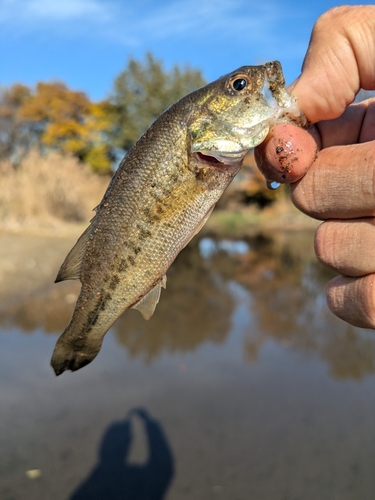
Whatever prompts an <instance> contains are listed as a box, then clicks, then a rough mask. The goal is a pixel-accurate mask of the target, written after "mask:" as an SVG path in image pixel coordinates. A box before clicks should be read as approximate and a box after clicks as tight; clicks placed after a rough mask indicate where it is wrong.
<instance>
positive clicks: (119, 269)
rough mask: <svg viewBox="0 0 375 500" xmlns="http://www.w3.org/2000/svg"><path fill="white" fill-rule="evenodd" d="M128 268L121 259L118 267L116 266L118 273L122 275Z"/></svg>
mask: <svg viewBox="0 0 375 500" xmlns="http://www.w3.org/2000/svg"><path fill="white" fill-rule="evenodd" d="M128 267H129V265H128V263H127V262H126V260H125V259H121V261H120V265H119V266H118V271H119V272H120V273H123V272H124V271H125V270H126V269H127V268H128Z"/></svg>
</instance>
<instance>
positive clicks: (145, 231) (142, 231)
mask: <svg viewBox="0 0 375 500" xmlns="http://www.w3.org/2000/svg"><path fill="white" fill-rule="evenodd" d="M138 227H139V226H138ZM150 236H152V233H151V231H149V230H148V229H143V228H142V227H139V239H141V240H145V239H146V238H149V237H150Z"/></svg>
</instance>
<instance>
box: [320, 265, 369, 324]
mask: <svg viewBox="0 0 375 500" xmlns="http://www.w3.org/2000/svg"><path fill="white" fill-rule="evenodd" d="M326 298H327V305H328V307H329V309H330V310H331V312H332V313H333V314H335V316H337V317H339V318H341V319H342V320H344V321H346V322H347V323H349V324H351V325H353V326H357V327H360V328H371V329H374V328H375V274H368V275H366V276H361V277H357V278H350V277H347V276H336V277H335V278H333V279H332V280H331V281H330V282H329V283H328V285H327V288H326Z"/></svg>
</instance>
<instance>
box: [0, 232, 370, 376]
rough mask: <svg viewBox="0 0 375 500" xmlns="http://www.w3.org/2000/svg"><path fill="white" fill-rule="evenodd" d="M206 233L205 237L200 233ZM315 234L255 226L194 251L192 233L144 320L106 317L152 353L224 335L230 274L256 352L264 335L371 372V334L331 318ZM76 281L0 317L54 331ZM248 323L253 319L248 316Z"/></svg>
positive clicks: (146, 356)
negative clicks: (244, 303)
mask: <svg viewBox="0 0 375 500" xmlns="http://www.w3.org/2000/svg"><path fill="white" fill-rule="evenodd" d="M206 240H207V238H206ZM312 240H313V235H312V234H308V235H306V234H303V233H297V232H296V233H293V234H292V235H288V234H287V233H285V232H284V233H282V232H280V234H275V233H274V234H272V235H271V236H264V235H258V236H256V237H253V238H251V239H247V240H246V243H247V245H240V247H241V249H242V250H241V251H239V253H237V254H236V253H235V252H231V251H230V242H225V243H226V244H225V245H223V244H222V243H223V242H219V241H215V240H210V241H211V243H212V244H211V243H210V245H211V246H210V248H211V250H212V251H210V252H209V253H207V254H204V256H202V253H201V251H200V248H201V247H200V246H199V240H197V239H195V240H193V241H192V242H191V244H190V245H189V246H188V247H187V248H186V249H185V250H184V251H183V252H181V254H180V255H179V256H178V258H177V259H176V262H175V263H174V264H173V265H172V267H171V268H170V270H169V271H168V282H167V289H166V290H165V291H164V290H163V292H162V295H161V299H160V302H159V304H158V306H157V308H156V311H155V314H154V316H153V317H152V319H151V320H150V321H145V320H144V319H143V318H142V317H141V315H140V314H139V312H138V311H132V310H131V311H126V312H125V313H124V314H123V315H122V316H121V317H120V318H119V320H118V321H117V322H116V323H115V325H114V331H115V335H116V338H117V340H118V342H119V344H120V345H122V346H123V347H125V349H126V350H127V352H128V353H129V354H130V356H132V357H138V358H141V359H143V360H145V361H146V362H151V361H152V360H154V359H156V358H157V357H158V356H159V355H161V354H162V353H175V352H181V351H182V352H187V351H192V350H194V349H197V348H198V347H199V346H200V345H202V344H203V343H204V342H213V343H216V344H219V343H222V342H223V341H224V340H225V339H226V338H227V336H228V335H229V333H230V331H231V325H232V318H233V317H234V316H233V313H234V312H235V311H236V308H237V305H238V298H237V297H236V295H235V294H234V293H233V289H232V288H231V286H230V285H231V283H232V282H235V283H237V284H240V285H241V286H242V287H243V289H244V290H245V291H246V292H247V293H248V297H249V306H248V313H249V315H250V316H251V318H252V320H253V321H252V325H251V327H248V326H247V333H246V336H245V339H244V353H245V358H246V359H247V360H248V361H250V362H254V361H256V360H257V358H258V357H259V355H260V353H261V349H262V346H263V345H264V344H265V343H266V342H267V341H269V340H270V339H271V340H272V341H274V342H277V343H279V344H282V345H284V346H286V347H288V348H289V349H293V350H296V351H299V352H303V353H306V354H308V355H309V356H317V357H319V358H320V359H322V360H324V361H325V362H326V363H327V364H328V366H329V369H330V372H331V374H332V375H333V376H334V377H336V378H345V377H350V378H354V379H361V378H362V377H364V376H366V375H368V374H371V373H374V372H375V335H374V334H373V333H372V332H369V331H365V330H361V329H358V328H354V327H352V326H350V325H347V324H346V323H344V322H343V321H341V320H339V319H337V318H336V317H334V316H333V314H331V313H330V311H329V310H328V308H327V306H326V302H325V295H324V287H325V284H326V283H327V281H328V280H329V279H330V278H331V277H332V276H333V275H332V273H331V272H330V271H327V270H326V269H325V268H324V267H323V266H321V265H320V264H319V263H318V262H317V261H316V257H315V255H314V253H313V241H312ZM78 292H79V283H77V282H75V283H73V282H67V283H61V284H59V285H58V286H57V285H53V284H52V279H51V285H50V286H45V287H44V288H43V289H42V290H39V291H37V292H35V293H34V294H33V295H32V296H29V297H28V298H27V299H26V300H21V299H20V300H19V301H18V302H13V304H12V305H9V306H7V308H6V309H5V308H3V310H1V311H0V325H2V326H7V327H8V326H18V327H21V328H22V330H23V331H25V332H32V331H34V330H35V329H37V328H41V329H43V330H44V331H46V332H53V333H61V331H62V330H63V329H64V328H65V326H66V325H67V323H68V321H69V319H70V316H71V313H72V309H73V306H74V303H75V300H76V298H77V295H78ZM254 325H256V326H254Z"/></svg>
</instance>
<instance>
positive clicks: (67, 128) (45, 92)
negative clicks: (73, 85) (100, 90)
mask: <svg viewBox="0 0 375 500" xmlns="http://www.w3.org/2000/svg"><path fill="white" fill-rule="evenodd" d="M111 109H112V106H111V105H110V104H109V103H108V102H106V101H103V102H99V103H92V102H90V100H89V99H88V97H87V96H86V95H85V94H84V93H82V92H75V91H72V90H70V89H68V88H67V87H66V86H65V85H64V84H63V83H60V82H55V83H38V85H37V87H36V92H35V94H34V95H31V96H29V97H28V98H27V99H26V100H25V102H24V105H23V106H22V107H21V111H20V113H21V115H22V117H23V118H24V119H25V120H28V121H29V122H31V123H34V124H35V127H36V130H40V141H41V143H42V144H44V145H45V146H47V147H49V148H52V149H55V150H57V151H59V152H61V153H63V154H73V155H74V156H76V157H78V158H79V159H81V160H85V161H86V162H87V163H89V164H90V165H91V166H92V168H93V169H94V170H95V171H97V172H101V173H108V172H109V171H110V170H111V156H110V148H109V147H108V146H106V145H105V143H104V140H105V135H106V133H107V132H108V131H109V130H110V128H111V126H112V119H111Z"/></svg>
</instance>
